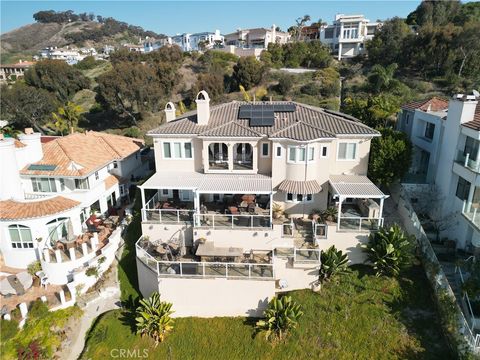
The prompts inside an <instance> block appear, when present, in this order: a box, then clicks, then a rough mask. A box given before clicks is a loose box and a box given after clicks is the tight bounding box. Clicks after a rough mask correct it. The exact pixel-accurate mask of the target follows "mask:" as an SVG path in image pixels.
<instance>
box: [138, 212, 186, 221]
mask: <svg viewBox="0 0 480 360" xmlns="http://www.w3.org/2000/svg"><path fill="white" fill-rule="evenodd" d="M194 213H195V210H182V209H142V220H143V221H153V222H158V223H180V222H192V221H193V214H194Z"/></svg>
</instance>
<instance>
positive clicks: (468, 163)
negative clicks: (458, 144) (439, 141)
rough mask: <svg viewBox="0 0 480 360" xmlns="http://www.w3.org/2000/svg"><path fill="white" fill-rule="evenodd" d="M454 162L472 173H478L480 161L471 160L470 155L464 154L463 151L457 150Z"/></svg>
mask: <svg viewBox="0 0 480 360" xmlns="http://www.w3.org/2000/svg"><path fill="white" fill-rule="evenodd" d="M477 156H478V155H477ZM455 160H456V162H457V163H459V164H461V165H463V166H465V167H466V168H468V169H470V170H472V171H475V172H480V161H479V160H478V159H477V160H472V159H471V156H470V154H469V153H467V154H465V153H464V151H463V150H458V152H457V157H456V159H455Z"/></svg>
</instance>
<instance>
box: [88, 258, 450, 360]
mask: <svg viewBox="0 0 480 360" xmlns="http://www.w3.org/2000/svg"><path fill="white" fill-rule="evenodd" d="M122 290H124V289H122ZM126 294H127V293H126V292H125V294H124V295H126ZM291 295H292V297H293V298H294V300H296V301H297V302H299V303H300V304H301V305H302V307H303V310H304V312H305V316H304V317H302V318H301V319H300V323H299V327H298V329H297V330H296V331H294V332H293V333H292V334H291V336H290V337H289V338H288V339H287V341H286V342H285V343H281V344H278V345H276V346H275V347H272V346H271V345H270V344H268V343H267V342H265V340H264V339H263V337H262V336H261V335H260V336H257V337H255V338H253V337H252V333H253V321H250V320H246V319H244V318H213V319H200V318H183V319H176V320H175V327H174V330H173V332H172V334H170V336H169V337H168V338H167V340H166V341H165V342H164V343H162V344H160V345H159V346H158V347H157V348H155V347H154V343H153V342H152V341H151V340H150V339H149V338H141V337H139V336H137V335H135V334H134V332H133V329H134V327H133V323H132V317H131V315H129V313H122V312H121V311H112V312H110V313H107V314H104V315H103V316H102V317H101V318H99V319H98V321H97V323H96V324H95V325H94V326H93V327H92V330H91V332H90V334H89V337H88V340H87V346H86V349H85V351H84V354H83V355H82V358H83V359H89V358H91V359H104V358H109V357H110V351H111V349H118V348H122V349H129V350H130V351H132V350H134V349H138V350H140V351H143V350H144V349H147V350H148V351H149V358H156V359H242V360H243V359H440V358H441V359H449V358H452V357H453V356H452V355H451V353H450V351H449V349H448V347H447V345H446V343H445V341H444V339H443V336H442V334H441V331H440V324H439V322H438V320H437V319H438V315H437V314H436V312H435V310H434V309H433V305H432V304H433V302H432V299H431V291H430V287H429V284H428V282H427V280H426V278H425V276H424V274H423V270H422V268H421V267H413V268H411V269H410V270H408V271H407V272H405V273H404V274H403V275H402V276H401V277H400V278H398V279H391V278H383V277H382V278H377V277H375V276H373V275H372V274H370V273H369V269H368V268H366V267H364V266H360V267H356V268H355V270H354V272H352V273H351V274H350V275H347V276H345V277H343V278H342V279H341V281H340V282H339V283H330V284H327V285H326V286H325V287H324V288H323V289H322V291H321V293H318V294H317V293H313V292H311V291H309V290H303V291H294V292H291ZM192 301H195V300H194V299H192ZM173 309H175V304H173Z"/></svg>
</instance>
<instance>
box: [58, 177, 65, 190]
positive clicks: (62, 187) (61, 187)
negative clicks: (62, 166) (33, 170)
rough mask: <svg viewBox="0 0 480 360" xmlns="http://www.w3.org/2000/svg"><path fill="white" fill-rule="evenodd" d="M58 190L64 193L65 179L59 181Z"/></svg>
mask: <svg viewBox="0 0 480 360" xmlns="http://www.w3.org/2000/svg"><path fill="white" fill-rule="evenodd" d="M59 181H60V190H61V191H65V179H60V180H59Z"/></svg>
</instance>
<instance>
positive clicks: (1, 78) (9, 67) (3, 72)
mask: <svg viewBox="0 0 480 360" xmlns="http://www.w3.org/2000/svg"><path fill="white" fill-rule="evenodd" d="M34 64H35V62H33V61H22V60H20V61H19V62H18V63H16V64H2V65H0V82H15V81H16V80H17V79H18V78H21V77H23V76H24V75H25V70H27V69H28V68H29V67H30V66H32V65H34Z"/></svg>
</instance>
